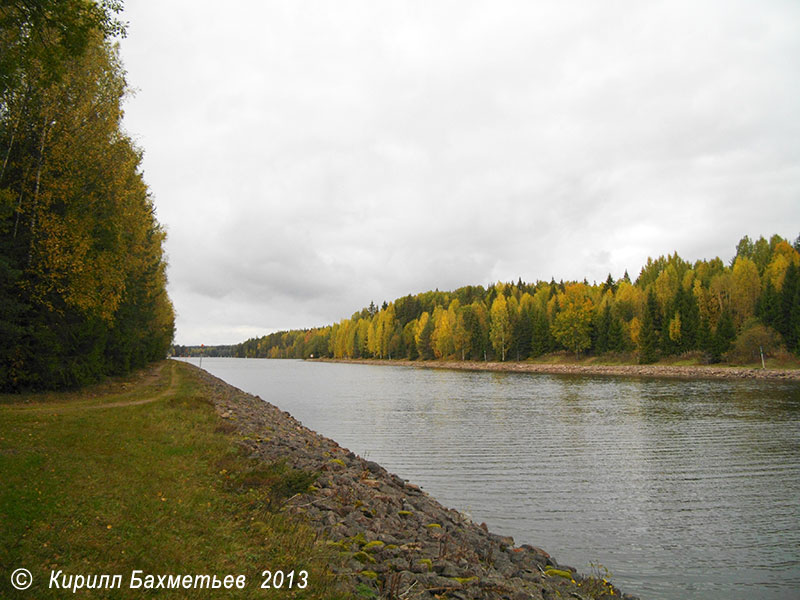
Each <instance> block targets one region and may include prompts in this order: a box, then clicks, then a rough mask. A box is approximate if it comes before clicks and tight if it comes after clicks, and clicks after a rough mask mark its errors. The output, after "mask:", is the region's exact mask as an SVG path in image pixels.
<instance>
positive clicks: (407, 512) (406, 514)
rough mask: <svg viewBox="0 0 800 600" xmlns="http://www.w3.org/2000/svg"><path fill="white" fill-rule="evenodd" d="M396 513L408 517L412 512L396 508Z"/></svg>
mask: <svg viewBox="0 0 800 600" xmlns="http://www.w3.org/2000/svg"><path fill="white" fill-rule="evenodd" d="M397 514H398V515H400V516H401V517H409V516H411V515H413V514H414V513H412V512H411V511H410V510H398V511H397Z"/></svg>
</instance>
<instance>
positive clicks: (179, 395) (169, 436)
mask: <svg viewBox="0 0 800 600" xmlns="http://www.w3.org/2000/svg"><path fill="white" fill-rule="evenodd" d="M208 393H209V392H208V390H205V389H204V388H203V385H202V383H201V382H200V381H199V380H198V379H197V378H196V377H194V376H193V375H192V373H191V370H190V369H188V368H187V367H186V366H184V365H182V364H180V363H177V362H174V361H166V362H163V363H160V364H158V365H155V366H154V367H152V368H150V369H148V370H146V372H143V373H139V374H137V375H136V376H134V377H131V378H127V379H120V380H115V381H112V382H106V383H104V384H101V385H98V386H93V387H91V388H88V389H86V390H84V391H82V392H70V393H65V394H53V393H48V394H30V395H23V396H15V397H9V396H6V397H3V398H2V399H0V597H2V598H17V597H18V598H45V599H46V598H63V597H65V595H72V593H71V592H65V591H64V590H58V589H49V587H48V583H49V578H50V573H51V571H59V570H61V571H62V572H63V573H64V574H75V575H77V574H84V575H88V574H111V575H114V574H121V575H122V582H123V583H122V589H113V590H108V589H105V590H86V589H84V590H80V594H81V595H82V596H87V597H91V598H134V597H136V598H138V597H143V596H149V595H157V596H158V597H159V598H171V597H174V598H210V597H236V598H269V597H276V598H277V597H280V598H320V599H322V598H326V599H335V598H347V597H350V594H347V593H345V592H344V591H343V589H342V588H341V586H340V583H339V582H337V581H336V579H335V578H334V576H333V575H332V574H331V573H330V572H329V571H328V569H327V565H328V564H329V563H330V562H331V561H332V560H335V559H334V558H333V557H332V555H331V551H330V550H329V549H327V548H326V546H325V545H324V544H321V543H318V541H317V540H316V536H315V533H314V532H313V531H312V530H311V529H309V528H308V527H306V526H305V525H303V524H302V523H301V522H299V521H298V520H296V519H294V518H291V517H289V516H287V515H285V514H283V513H281V512H279V511H276V510H275V508H274V504H275V503H274V502H272V500H273V499H271V498H270V497H269V494H270V493H274V490H275V489H279V488H280V487H281V486H280V485H277V484H276V482H275V481H274V477H278V476H280V474H281V473H283V470H281V469H280V468H278V469H273V471H274V473H273V480H271V482H272V483H271V485H270V486H269V487H267V488H265V487H263V486H262V487H257V486H256V487H253V486H234V487H232V486H231V485H230V484H229V483H228V482H229V481H230V479H231V474H232V473H235V474H236V476H237V477H239V478H240V479H243V480H246V479H247V477H248V473H250V472H252V471H253V469H257V468H261V469H263V468H264V465H261V466H260V467H254V465H253V463H252V461H251V460H250V459H248V458H247V457H245V456H243V455H242V454H241V451H240V450H239V449H238V446H237V445H236V443H235V435H236V434H235V432H231V431H230V428H226V427H224V426H221V421H220V418H219V417H218V416H217V414H216V411H215V410H214V406H213V404H212V402H211V400H210V399H209V397H208ZM287 473H289V475H292V476H293V477H295V478H296V477H297V474H296V473H292V472H290V471H287ZM287 476H288V475H287ZM277 483H280V482H277ZM20 567H24V568H26V569H28V570H29V571H30V572H31V574H32V575H33V584H32V586H31V587H30V588H29V589H28V590H26V591H24V592H21V591H17V590H15V589H14V588H13V587H11V583H10V576H11V573H12V572H13V571H14V570H15V569H17V568H20ZM133 570H141V571H143V572H144V574H154V575H159V574H160V575H164V574H181V575H183V574H190V575H198V574H211V575H214V574H216V575H218V576H219V577H220V579H221V578H222V577H224V576H225V575H228V574H231V575H236V576H238V575H245V576H246V581H247V586H246V588H245V589H243V590H237V589H233V590H224V589H223V590H208V589H201V590H200V589H197V590H192V589H189V590H187V589H179V590H164V589H158V590H153V591H147V590H142V589H138V590H131V589H128V583H129V581H130V574H131V573H132V572H133ZM265 570H271V571H272V572H273V573H274V572H275V571H278V570H281V571H282V572H283V573H284V574H288V573H289V572H290V571H295V572H297V573H299V571H301V570H305V571H307V572H308V574H309V576H308V585H307V587H305V589H299V588H298V587H296V585H297V584H298V583H299V576H295V579H294V583H295V587H294V588H293V589H288V588H287V587H286V586H287V583H288V578H284V583H283V587H282V588H281V589H274V588H270V589H262V588H261V585H262V583H263V581H264V578H263V577H262V572H263V571H265Z"/></svg>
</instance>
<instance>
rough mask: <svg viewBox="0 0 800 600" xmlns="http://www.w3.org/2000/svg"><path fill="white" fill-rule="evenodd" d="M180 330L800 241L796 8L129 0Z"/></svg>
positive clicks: (315, 321)
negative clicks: (740, 244)
mask: <svg viewBox="0 0 800 600" xmlns="http://www.w3.org/2000/svg"><path fill="white" fill-rule="evenodd" d="M125 4H126V10H125V13H124V15H123V19H124V20H126V21H128V23H129V28H128V37H127V39H125V40H123V41H122V42H121V48H122V58H123V61H124V64H125V67H126V69H127V71H128V81H129V84H130V85H131V87H132V88H134V89H135V90H136V95H135V96H134V97H133V98H131V99H129V100H128V101H127V103H126V118H125V126H126V129H127V130H128V132H129V133H130V134H131V136H132V137H133V138H134V139H135V140H136V141H137V143H138V144H139V145H140V146H141V147H142V148H143V150H144V153H145V154H144V173H145V179H146V180H147V182H148V184H149V186H150V189H151V191H152V193H153V196H154V199H155V203H156V207H157V211H158V213H157V214H158V218H159V220H160V221H161V223H163V224H164V225H165V227H166V229H167V232H168V236H169V237H168V240H167V245H166V249H167V253H168V258H169V265H170V266H169V278H170V284H169V291H170V295H171V297H172V300H173V302H174V303H175V307H176V310H177V313H178V320H177V327H178V329H177V335H176V342H177V343H181V344H200V343H204V344H206V345H209V344H221V343H236V342H240V341H243V340H245V339H247V338H248V337H253V336H260V335H264V334H266V333H268V332H271V331H276V330H279V329H288V328H301V327H310V326H316V325H326V324H329V323H332V322H335V321H338V320H340V319H342V318H344V317H349V316H350V315H351V314H352V313H353V312H354V311H356V310H358V309H360V308H362V307H363V306H366V305H367V304H369V302H370V300H374V301H375V302H376V303H378V302H381V301H383V300H393V299H394V298H396V297H398V296H402V295H405V294H408V293H417V292H422V291H426V290H429V289H434V288H439V289H442V290H449V289H454V288H457V287H460V286H463V285H469V284H481V285H487V284H489V283H491V282H495V281H498V280H502V281H509V280H514V281H516V280H517V278H518V277H522V279H523V280H525V281H535V280H537V279H545V280H548V281H549V280H550V278H551V277H555V278H556V279H562V278H563V279H565V280H569V279H583V278H584V277H586V278H588V279H589V281H592V280H597V281H601V280H604V279H605V278H606V276H607V274H608V273H611V274H612V275H613V276H614V277H615V278H618V277H620V276H621V275H622V274H623V273H624V271H625V270H626V269H628V270H629V272H630V274H631V276H632V277H635V276H636V275H637V274H638V272H639V269H640V268H641V266H642V265H643V263H644V262H645V260H646V259H647V257H648V256H653V257H656V256H658V255H661V254H667V253H671V252H673V251H676V250H677V251H678V253H679V254H680V255H681V256H682V257H684V258H685V259H687V260H692V261H693V260H696V259H699V258H713V257H714V256H719V257H720V258H722V259H723V260H726V261H728V260H730V258H731V257H732V255H733V253H734V248H735V245H736V242H737V241H738V240H739V239H740V238H741V237H742V236H743V235H745V234H748V235H750V236H751V237H758V236H759V235H762V234H763V235H764V236H770V235H772V234H774V233H779V234H781V235H783V236H784V237H787V238H790V239H792V240H794V238H795V237H796V236H797V235H798V234H800V2H797V1H796V0H786V1H777V0H766V1H765V0H760V1H758V2H755V1H751V0H748V1H746V2H739V1H736V0H720V1H703V0H690V1H682V0H666V1H663V2H662V1H657V2H643V1H642V0H630V1H615V0H604V1H602V2H598V1H597V0H587V1H585V2H570V1H567V2H564V1H554V2H541V1H540V2H531V1H528V0H525V1H522V0H521V1H515V2H502V1H498V0H490V1H486V2H470V1H466V0H457V1H448V2H444V1H438V0H424V1H409V0H394V1H391V2H387V1H382V0H364V1H361V2H351V1H349V0H336V1H335V2H334V1H330V0H329V1H325V2H321V1H320V2H306V1H300V0H283V1H280V2H277V1H272V0H258V1H248V2H245V1H239V0H232V1H230V2H226V3H220V2H204V1H198V0H192V1H188V0H185V1H177V0H162V1H158V2H155V1H153V0H126V2H125Z"/></svg>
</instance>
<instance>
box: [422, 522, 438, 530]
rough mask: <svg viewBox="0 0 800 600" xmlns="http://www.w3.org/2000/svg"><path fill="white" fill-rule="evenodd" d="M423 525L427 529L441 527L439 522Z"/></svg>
mask: <svg viewBox="0 0 800 600" xmlns="http://www.w3.org/2000/svg"><path fill="white" fill-rule="evenodd" d="M425 527H427V528H428V529H441V528H442V526H441V525H439V523H428V524H427V525H425Z"/></svg>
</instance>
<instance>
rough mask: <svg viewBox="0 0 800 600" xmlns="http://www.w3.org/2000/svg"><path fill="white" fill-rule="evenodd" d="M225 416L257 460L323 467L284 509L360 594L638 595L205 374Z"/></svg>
mask: <svg viewBox="0 0 800 600" xmlns="http://www.w3.org/2000/svg"><path fill="white" fill-rule="evenodd" d="M198 377H199V378H200V379H201V380H202V381H203V382H204V385H205V387H206V392H207V393H208V396H209V397H210V399H212V400H213V402H214V404H215V406H216V409H217V412H218V413H219V415H220V416H221V417H222V418H223V419H225V420H226V421H227V422H228V423H230V424H231V426H230V428H231V429H234V428H235V430H236V433H237V434H238V437H239V439H240V440H241V444H243V445H244V446H245V447H246V448H247V449H248V450H249V452H250V453H251V455H252V456H253V457H257V458H258V459H260V460H264V461H268V462H274V461H277V460H285V461H286V462H287V464H288V465H290V466H291V467H294V468H296V469H302V470H305V471H314V472H317V473H319V476H318V478H317V481H316V483H315V485H314V486H312V488H310V491H308V492H307V493H304V494H301V495H298V496H295V497H294V498H292V499H291V500H290V501H289V502H288V503H287V504H286V506H285V507H284V510H288V511H291V512H293V513H296V514H297V515H300V516H301V517H302V518H304V519H305V520H306V521H307V522H308V523H309V524H310V525H311V526H312V527H314V528H315V529H316V530H317V531H318V532H319V533H320V535H321V536H322V537H323V538H324V539H325V540H326V543H327V544H329V545H330V546H331V548H332V549H333V550H335V551H336V552H338V553H340V555H341V556H342V557H343V559H344V562H343V564H344V567H342V568H341V569H342V575H343V576H345V577H350V578H352V583H353V589H354V590H355V589H358V590H359V591H360V595H359V596H357V597H363V598H369V597H373V598H376V597H380V598H391V599H400V598H403V599H407V600H412V599H418V600H433V599H435V598H452V599H461V600H466V599H478V598H481V599H508V600H523V599H537V600H549V599H555V598H577V599H578V600H581V599H588V598H619V597H623V598H633V596H629V595H627V594H625V595H623V594H621V593H620V591H619V590H618V589H616V588H614V587H613V586H612V585H611V584H609V583H607V582H605V581H604V580H602V579H600V578H587V577H583V576H581V575H579V574H578V573H576V571H575V569H573V568H572V567H568V566H565V565H560V564H559V563H557V562H556V560H555V559H554V558H553V557H551V556H550V555H549V554H547V552H545V551H544V550H542V549H540V548H536V547H534V546H530V545H527V544H523V545H521V546H517V545H515V544H514V540H513V539H512V538H510V537H503V536H500V535H496V534H493V533H491V532H489V531H488V528H487V527H486V525H484V524H482V525H477V524H475V523H473V522H472V521H470V520H469V519H468V518H466V517H465V516H464V515H462V514H460V513H459V512H457V511H455V510H453V509H448V508H446V507H444V506H442V505H441V504H439V503H438V502H436V500H434V499H433V498H431V497H430V496H429V495H428V494H427V493H426V492H424V491H423V490H421V489H420V488H419V487H417V486H416V485H414V484H412V483H409V482H407V481H404V480H403V479H401V478H399V477H398V476H396V475H393V474H391V473H389V472H387V471H386V470H385V469H384V468H383V467H381V466H380V465H378V464H377V463H375V462H371V461H368V460H365V459H363V458H360V457H358V456H356V455H355V454H353V453H352V452H350V451H348V450H347V449H346V448H342V447H340V446H339V445H338V444H337V443H336V442H335V441H333V440H330V439H328V438H325V437H323V436H321V435H319V434H317V433H315V432H314V431H311V430H310V429H308V428H306V427H304V426H303V425H302V424H301V423H300V422H299V421H297V420H296V419H294V418H293V417H292V416H291V415H289V414H288V413H286V412H283V411H281V410H280V409H278V408H277V407H275V406H273V405H271V404H269V403H267V402H265V401H263V400H261V399H260V398H258V397H256V396H252V395H250V394H246V393H244V392H242V391H241V390H238V389H236V388H234V387H232V386H230V385H228V384H226V383H224V382H223V381H221V380H219V379H217V378H215V377H213V376H212V375H210V374H208V373H206V372H205V371H202V372H201V371H198Z"/></svg>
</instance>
